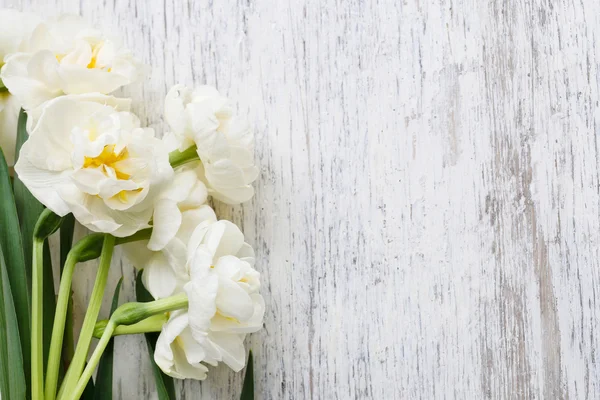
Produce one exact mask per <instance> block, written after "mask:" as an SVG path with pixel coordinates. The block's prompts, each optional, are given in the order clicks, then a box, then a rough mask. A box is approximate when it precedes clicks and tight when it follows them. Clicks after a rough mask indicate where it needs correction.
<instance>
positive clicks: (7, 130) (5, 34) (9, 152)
mask: <svg viewBox="0 0 600 400" xmlns="http://www.w3.org/2000/svg"><path fill="white" fill-rule="evenodd" d="M0 21H2V23H1V24H0V68H2V66H3V65H4V57H5V56H6V55H8V54H11V53H14V52H16V51H17V50H18V49H19V46H20V45H21V42H22V41H23V39H24V38H25V37H26V36H27V35H29V34H30V33H31V31H33V29H34V28H35V27H36V26H37V24H39V23H40V21H41V20H40V19H39V18H38V17H37V16H35V15H33V14H28V13H22V12H19V11H15V10H10V9H0ZM2 86H4V84H2V85H0V87H2ZM20 109H21V103H20V102H19V100H18V99H17V98H15V96H12V95H11V93H10V92H9V91H8V90H5V89H0V147H1V148H2V152H3V153H4V157H5V158H6V162H7V163H8V165H9V166H12V165H13V164H14V162H15V161H14V158H15V141H16V136H17V122H18V118H19V110H20Z"/></svg>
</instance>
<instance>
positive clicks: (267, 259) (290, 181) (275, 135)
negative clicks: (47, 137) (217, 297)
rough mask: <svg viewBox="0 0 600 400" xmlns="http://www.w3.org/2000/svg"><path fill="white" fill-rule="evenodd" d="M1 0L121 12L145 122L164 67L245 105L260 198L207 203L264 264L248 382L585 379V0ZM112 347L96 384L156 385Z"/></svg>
mask: <svg viewBox="0 0 600 400" xmlns="http://www.w3.org/2000/svg"><path fill="white" fill-rule="evenodd" d="M0 3H2V4H3V5H9V6H13V7H16V8H19V9H28V10H32V11H36V12H38V13H41V14H44V15H53V14H56V13H58V12H74V13H81V14H83V15H84V16H85V17H87V18H89V19H90V20H91V21H94V23H96V24H97V25H99V26H101V27H104V28H107V29H109V30H111V31H114V32H120V33H121V34H122V35H123V37H124V40H125V41H126V42H127V43H128V44H129V46H130V47H131V48H132V49H134V51H135V52H136V53H137V54H138V55H139V56H140V57H141V58H143V60H144V61H145V62H146V63H147V64H148V65H149V66H150V67H151V70H150V74H149V77H148V79H147V80H145V81H144V82H143V83H141V84H139V85H137V86H134V87H131V88H129V89H127V91H126V92H125V93H126V94H128V95H131V96H132V97H133V98H134V104H135V106H134V107H135V110H136V111H137V112H138V113H139V114H140V115H141V117H142V119H143V120H144V121H145V122H147V123H148V124H149V125H150V126H153V127H155V128H157V130H158V131H159V132H162V131H163V130H164V129H165V124H164V122H163V120H162V117H161V115H162V102H163V98H164V95H165V94H166V92H167V90H168V88H169V87H170V86H171V85H173V84H174V83H176V82H181V83H185V84H188V85H192V84H201V83H209V84H213V85H216V86H217V87H218V88H219V89H220V90H221V91H223V92H224V93H227V94H228V95H229V96H230V97H231V98H233V99H236V100H237V102H238V105H239V109H240V110H241V111H242V112H244V113H246V112H247V113H248V115H249V118H250V120H251V121H252V122H253V123H254V124H255V125H256V134H257V143H258V149H257V154H256V159H257V162H258V163H259V165H260V168H261V174H260V178H259V181H258V182H257V185H256V189H257V194H256V198H255V199H254V200H253V201H252V202H251V203H248V204H246V205H244V206H242V207H236V208H230V207H225V206H222V205H219V206H218V207H217V211H218V212H219V213H220V215H221V216H222V217H223V218H229V219H232V220H233V221H234V222H236V223H239V224H241V226H242V227H243V229H244V231H245V233H246V235H247V238H248V241H249V242H250V243H252V244H253V245H254V246H255V247H256V250H257V255H258V260H259V269H260V271H261V272H262V273H263V280H264V289H263V293H264V295H265V297H266V299H267V303H268V311H267V314H266V319H265V329H264V330H263V331H262V332H260V333H259V334H255V335H253V336H252V337H251V339H250V340H249V341H248V347H250V348H252V349H253V351H254V352H255V355H256V357H255V360H256V365H255V371H256V380H257V381H256V393H257V396H258V397H257V398H260V399H367V398H369V399H370V398H373V399H454V398H456V399H483V398H493V399H516V398H519V399H521V398H526V399H538V398H539V399H541V398H544V399H557V398H571V399H588V398H589V399H594V398H599V397H600V359H599V357H600V352H598V351H597V350H598V348H599V344H600V329H599V327H600V324H599V323H598V321H599V318H600V302H599V301H600V300H599V299H598V295H597V292H598V291H599V290H600V265H599V259H600V251H599V249H600V247H599V243H600V192H599V191H600V182H599V179H600V177H599V173H598V168H599V166H600V159H599V151H600V144H599V143H598V135H599V134H600V127H599V126H598V123H599V122H600V109H599V103H598V101H599V78H598V67H599V62H600V60H599V57H600V2H598V1H597V0H554V1H553V0H504V1H499V0H498V1H492V0H489V1H481V0H404V1H395V0H372V1H363V0H350V1H333V0H321V1H311V0H307V1H289V2H284V1H276V0H257V1H235V0H222V1H216V2H212V1H204V0H203V1H193V0H187V1H166V0H165V1H154V0H152V1H149V0H146V1H143V0H130V1H103V2H100V1H98V2H91V1H90V2H84V1H74V0H73V1H71V0H21V1H18V0H0ZM92 264H93V263H92ZM92 266H93V265H90V268H87V270H86V272H82V273H80V274H79V275H78V276H77V283H76V284H77V285H78V286H77V288H78V290H77V292H76V305H77V311H78V315H81V314H82V313H83V310H84V308H85V304H86V302H87V299H88V293H89V289H90V288H91V286H92V280H93V276H94V269H93V268H91V267H92ZM113 267H114V268H113V271H112V273H111V285H114V284H115V283H116V281H117V279H118V278H119V277H120V276H121V274H124V276H125V278H126V280H125V285H124V290H125V291H126V292H128V293H131V292H132V282H133V278H132V277H133V270H132V268H131V266H130V264H129V263H128V262H127V261H126V260H123V259H122V258H121V253H120V252H118V251H117V253H116V258H115V261H114V265H113ZM83 288H87V290H88V292H87V293H86V292H84V291H83V290H82V289H83ZM107 310H108V300H107V304H106V308H105V309H104V311H105V312H106V311H107ZM116 351H117V353H118V355H117V363H118V364H117V365H116V375H115V376H116V378H117V379H118V385H116V386H115V389H114V392H115V396H116V398H119V399H127V400H130V399H146V398H153V395H152V392H153V390H154V384H153V381H152V377H151V375H150V371H149V364H148V360H147V355H146V352H145V348H144V347H143V342H142V341H141V340H140V339H139V338H136V337H128V338H119V339H118V340H117V342H116ZM241 383H242V376H241V374H235V373H233V372H231V371H229V370H228V369H226V368H218V369H216V370H213V371H212V372H211V375H210V377H209V379H208V380H207V381H205V382H203V383H202V384H198V383H195V382H185V383H183V384H180V385H179V386H178V388H179V392H180V393H181V398H183V399H229V398H232V399H233V398H237V397H238V396H239V393H240V390H241Z"/></svg>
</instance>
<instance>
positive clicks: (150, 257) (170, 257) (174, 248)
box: [123, 204, 217, 299]
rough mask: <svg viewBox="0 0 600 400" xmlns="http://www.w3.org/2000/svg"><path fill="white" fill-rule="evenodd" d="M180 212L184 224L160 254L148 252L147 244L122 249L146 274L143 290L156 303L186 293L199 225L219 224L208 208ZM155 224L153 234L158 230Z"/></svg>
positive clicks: (134, 243)
mask: <svg viewBox="0 0 600 400" xmlns="http://www.w3.org/2000/svg"><path fill="white" fill-rule="evenodd" d="M180 212H181V222H180V224H179V228H178V229H177V231H176V234H175V237H173V238H171V240H170V241H169V242H168V243H167V244H166V245H165V246H163V247H162V248H161V250H160V251H152V250H150V249H149V242H148V241H138V242H133V243H128V244H125V245H123V250H124V251H125V255H126V256H127V258H128V259H129V260H130V261H131V262H132V263H133V265H134V266H135V267H136V268H140V269H143V270H144V274H143V276H142V280H143V282H144V286H145V287H146V289H147V290H148V292H150V294H151V295H152V297H154V298H155V299H163V298H165V297H169V296H172V295H174V294H177V293H181V292H183V287H184V286H185V284H186V283H187V282H189V280H190V274H189V271H188V267H187V243H188V241H189V239H190V237H191V236H192V233H193V232H194V230H195V229H196V227H197V226H199V225H200V224H210V223H213V222H216V221H217V216H216V215H215V212H214V211H213V209H212V208H210V206H208V205H206V204H205V205H202V206H200V207H197V208H190V209H186V210H183V211H180ZM157 228H158V226H157V221H154V226H153V228H152V229H153V230H154V229H157Z"/></svg>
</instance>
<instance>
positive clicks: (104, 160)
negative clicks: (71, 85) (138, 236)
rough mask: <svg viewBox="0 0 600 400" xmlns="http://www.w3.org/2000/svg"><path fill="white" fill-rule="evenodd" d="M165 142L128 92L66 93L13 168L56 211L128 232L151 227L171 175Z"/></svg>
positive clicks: (95, 226) (47, 110)
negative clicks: (145, 123)
mask: <svg viewBox="0 0 600 400" xmlns="http://www.w3.org/2000/svg"><path fill="white" fill-rule="evenodd" d="M161 143H162V142H161V141H160V140H159V139H156V138H155V137H154V131H153V130H152V129H150V128H142V127H141V126H140V121H139V119H138V118H137V117H136V116H135V115H134V114H132V113H130V112H129V100H123V99H116V98H114V97H111V96H103V95H93V96H92V95H85V96H63V97H59V98H57V99H54V100H51V101H49V102H48V103H47V104H46V105H45V107H44V108H43V109H42V110H41V114H40V116H39V120H38V122H37V123H36V124H35V127H34V128H33V129H32V131H31V132H30V136H29V139H28V140H27V141H26V142H25V144H24V145H23V147H22V148H21V154H20V157H19V160H18V161H17V164H16V165H15V171H16V172H17V174H18V175H19V178H20V179H21V180H22V181H23V183H24V184H25V185H26V186H27V188H28V189H29V190H30V191H31V193H32V194H33V195H34V196H35V197H36V198H37V199H38V200H39V201H40V202H41V203H42V204H44V205H45V206H46V207H48V208H49V209H51V210H52V211H53V212H55V213H56V214H58V215H60V216H64V215H66V214H68V213H70V212H72V213H73V215H74V216H75V218H76V219H77V220H78V221H79V222H80V223H81V224H82V225H84V226H86V227H87V228H89V229H90V230H92V231H96V232H105V233H111V234H112V235H114V236H119V237H123V236H128V235H131V234H133V233H135V232H137V231H138V230H140V229H143V228H147V227H149V221H150V219H151V218H152V213H153V204H154V197H155V196H156V194H157V193H159V192H160V190H161V188H162V185H163V184H165V183H166V182H167V181H168V180H169V179H170V178H171V177H172V175H173V169H172V168H171V165H170V164H169V154H168V152H167V151H166V149H165V148H164V146H162V145H161Z"/></svg>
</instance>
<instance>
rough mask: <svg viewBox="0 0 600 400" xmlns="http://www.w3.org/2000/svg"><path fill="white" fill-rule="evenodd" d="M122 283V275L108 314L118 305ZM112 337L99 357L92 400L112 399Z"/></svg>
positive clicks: (113, 345)
mask: <svg viewBox="0 0 600 400" xmlns="http://www.w3.org/2000/svg"><path fill="white" fill-rule="evenodd" d="M122 283H123V277H121V279H119V283H117V287H116V288H115V293H114V294H113V299H112V305H111V307H110V314H111V315H112V313H114V312H115V310H116V309H117V307H118V306H119V292H120V291H121V284H122ZM114 347H115V343H114V339H111V340H110V342H109V343H108V345H107V346H106V349H105V350H104V354H103V355H102V358H101V359H100V364H99V365H98V374H97V375H96V390H95V392H94V400H112V383H113V382H112V381H113V359H114Z"/></svg>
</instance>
